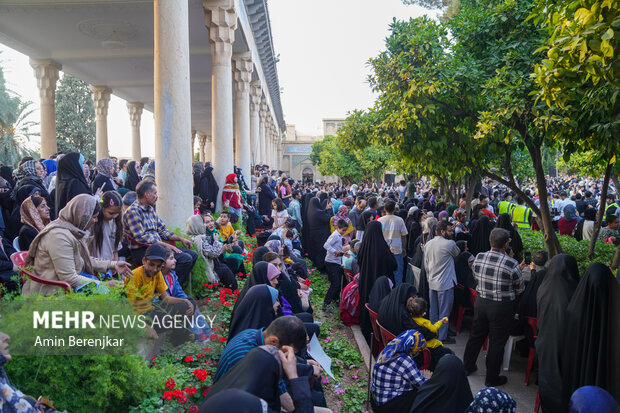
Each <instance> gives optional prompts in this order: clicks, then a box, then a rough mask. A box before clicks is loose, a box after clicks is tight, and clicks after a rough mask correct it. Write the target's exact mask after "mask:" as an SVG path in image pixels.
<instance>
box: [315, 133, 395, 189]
mask: <svg viewBox="0 0 620 413" xmlns="http://www.w3.org/2000/svg"><path fill="white" fill-rule="evenodd" d="M310 159H311V160H312V162H313V163H314V164H315V165H317V167H318V169H319V172H321V174H323V175H336V176H339V177H340V178H342V179H344V180H345V181H348V182H355V181H357V182H359V181H361V180H362V179H369V178H373V179H379V177H380V176H381V174H382V172H383V171H384V170H385V168H386V167H387V165H388V164H389V163H390V161H391V153H390V151H389V149H388V148H385V147H378V146H374V147H373V146H365V147H363V148H359V149H347V148H345V147H344V146H343V145H342V144H341V142H340V139H339V137H336V136H331V135H328V136H326V137H325V138H324V139H323V140H321V141H318V142H315V143H314V144H313V145H312V154H311V155H310Z"/></svg>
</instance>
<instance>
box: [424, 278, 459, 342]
mask: <svg viewBox="0 0 620 413" xmlns="http://www.w3.org/2000/svg"><path fill="white" fill-rule="evenodd" d="M429 295H430V303H429V304H430V311H429V313H430V318H431V323H436V322H437V321H439V320H441V319H442V318H443V317H448V316H449V315H450V310H451V309H452V303H453V302H454V287H452V288H450V289H447V290H444V291H436V290H430V291H429ZM447 336H448V324H444V325H443V326H441V328H440V329H439V331H438V332H437V339H438V340H440V341H443V340H445V339H446V337H447Z"/></svg>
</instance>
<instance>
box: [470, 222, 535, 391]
mask: <svg viewBox="0 0 620 413" xmlns="http://www.w3.org/2000/svg"><path fill="white" fill-rule="evenodd" d="M489 241H490V243H491V250H490V251H487V252H481V253H480V254H478V255H477V256H476V260H475V261H474V266H473V270H474V278H475V279H476V281H477V283H478V286H477V287H476V291H477V292H478V298H477V299H476V303H475V304H474V322H473V327H472V333H471V336H470V337H469V340H468V341H467V345H466V346H465V354H464V356H463V364H464V365H465V370H467V373H468V374H471V373H473V372H474V371H476V370H477V369H478V368H477V367H476V360H477V359H478V354H479V353H480V349H481V348H482V345H483V343H484V341H485V340H486V338H487V336H488V337H489V351H488V353H487V359H486V365H487V375H486V380H485V386H487V387H495V386H501V385H503V384H506V383H507V382H508V378H507V377H506V376H500V375H499V373H500V368H501V364H502V359H503V356H504V346H505V345H506V341H508V337H509V335H510V327H511V326H512V322H513V320H514V315H515V309H516V307H517V305H516V304H517V301H516V299H517V297H518V296H519V295H521V293H523V291H524V290H525V285H524V283H523V274H521V270H522V269H523V267H524V266H525V261H523V262H522V263H521V264H519V263H518V262H517V261H516V260H514V259H512V258H510V257H509V256H508V255H506V250H507V249H508V245H509V244H510V232H508V231H507V230H505V229H503V228H495V229H493V231H491V234H490V236H489Z"/></svg>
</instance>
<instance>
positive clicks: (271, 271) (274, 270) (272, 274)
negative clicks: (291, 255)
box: [267, 262, 281, 281]
mask: <svg viewBox="0 0 620 413" xmlns="http://www.w3.org/2000/svg"><path fill="white" fill-rule="evenodd" d="M280 273H281V271H280V270H279V269H278V267H276V266H275V265H273V264H272V263H270V262H269V263H267V278H268V279H269V281H271V280H273V279H274V278H276V277H277V276H278V275H280Z"/></svg>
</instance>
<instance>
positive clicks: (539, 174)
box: [528, 145, 562, 258]
mask: <svg viewBox="0 0 620 413" xmlns="http://www.w3.org/2000/svg"><path fill="white" fill-rule="evenodd" d="M528 150H529V152H530V156H531V157H532V161H533V166H534V171H535V172H536V187H537V189H538V199H539V200H540V214H536V217H537V218H539V222H540V223H541V224H542V228H541V229H542V230H543V234H544V239H545V245H546V247H547V252H548V253H549V258H551V257H553V256H555V255H557V254H560V253H561V252H562V246H561V245H560V240H559V239H558V236H557V234H556V233H555V230H554V229H553V223H552V221H551V211H549V204H548V203H547V179H546V178H545V171H544V170H543V164H542V155H541V152H540V147H538V146H537V147H534V146H529V145H528ZM528 199H529V198H528ZM532 203H534V202H532Z"/></svg>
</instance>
